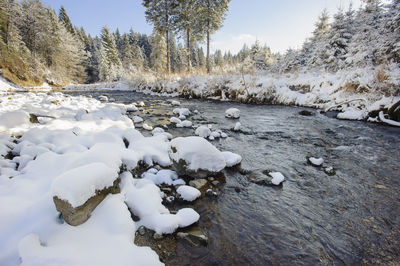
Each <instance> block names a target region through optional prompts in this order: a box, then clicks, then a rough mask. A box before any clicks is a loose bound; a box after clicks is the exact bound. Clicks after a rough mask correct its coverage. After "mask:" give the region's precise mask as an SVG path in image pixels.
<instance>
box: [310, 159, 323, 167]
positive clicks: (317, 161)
mask: <svg viewBox="0 0 400 266" xmlns="http://www.w3.org/2000/svg"><path fill="white" fill-rule="evenodd" d="M309 160H310V162H311V163H312V164H313V165H315V166H321V165H322V164H323V163H324V159H323V158H315V157H310V158H309Z"/></svg>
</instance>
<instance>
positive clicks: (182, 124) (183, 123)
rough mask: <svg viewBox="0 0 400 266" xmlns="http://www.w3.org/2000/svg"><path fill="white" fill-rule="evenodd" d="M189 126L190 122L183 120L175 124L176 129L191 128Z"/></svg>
mask: <svg viewBox="0 0 400 266" xmlns="http://www.w3.org/2000/svg"><path fill="white" fill-rule="evenodd" d="M191 126H192V122H190V121H189V120H184V121H182V122H180V123H177V124H176V127H191Z"/></svg>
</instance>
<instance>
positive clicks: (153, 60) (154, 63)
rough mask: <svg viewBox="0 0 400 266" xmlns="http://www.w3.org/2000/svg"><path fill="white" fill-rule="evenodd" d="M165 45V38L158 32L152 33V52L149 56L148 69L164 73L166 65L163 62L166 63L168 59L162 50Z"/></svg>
mask: <svg viewBox="0 0 400 266" xmlns="http://www.w3.org/2000/svg"><path fill="white" fill-rule="evenodd" d="M165 43H166V39H165V37H164V36H163V35H162V34H161V33H160V32H159V31H157V30H155V31H153V34H152V35H151V46H152V51H151V55H150V67H151V68H153V70H155V71H157V72H159V73H163V72H165V71H166V66H167V64H166V63H165V62H166V61H167V58H168V57H167V54H166V51H165V49H164V47H165V46H166V44H165ZM168 56H169V53H168ZM168 61H169V60H168Z"/></svg>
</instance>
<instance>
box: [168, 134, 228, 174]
mask: <svg viewBox="0 0 400 266" xmlns="http://www.w3.org/2000/svg"><path fill="white" fill-rule="evenodd" d="M169 153H170V157H171V159H172V160H174V161H175V162H177V163H178V162H179V161H180V160H183V161H185V162H186V164H187V168H188V169H190V170H193V171H198V170H207V171H210V172H219V171H221V170H222V169H224V168H225V167H226V162H225V157H224V156H223V154H222V153H221V152H220V151H219V150H218V149H217V148H215V147H214V146H213V145H212V144H211V143H209V142H208V141H207V140H205V139H204V138H202V137H185V138H184V137H179V138H175V139H173V140H172V141H171V143H170V150H169Z"/></svg>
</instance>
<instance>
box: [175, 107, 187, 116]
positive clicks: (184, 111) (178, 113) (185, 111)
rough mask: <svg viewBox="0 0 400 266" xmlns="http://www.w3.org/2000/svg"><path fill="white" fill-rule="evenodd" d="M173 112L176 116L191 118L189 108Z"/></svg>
mask: <svg viewBox="0 0 400 266" xmlns="http://www.w3.org/2000/svg"><path fill="white" fill-rule="evenodd" d="M172 112H173V113H174V114H177V115H179V116H185V117H186V116H189V115H190V111H189V109H188V108H175V109H174V110H172Z"/></svg>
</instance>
